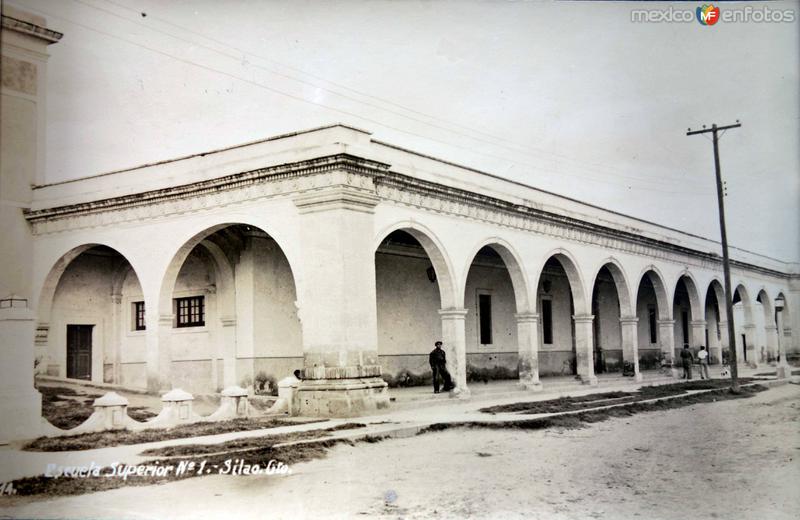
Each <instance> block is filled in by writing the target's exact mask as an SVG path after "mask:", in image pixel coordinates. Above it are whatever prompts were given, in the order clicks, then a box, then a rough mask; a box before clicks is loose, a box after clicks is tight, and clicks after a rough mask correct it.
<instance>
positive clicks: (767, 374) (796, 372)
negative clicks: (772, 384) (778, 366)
mask: <svg viewBox="0 0 800 520" xmlns="http://www.w3.org/2000/svg"><path fill="white" fill-rule="evenodd" d="M777 373H778V372H777V371H775V372H759V373H758V374H754V375H753V377H770V376H774V375H776V374H777ZM792 375H793V376H800V370H792Z"/></svg>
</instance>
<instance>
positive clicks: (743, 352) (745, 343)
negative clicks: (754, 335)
mask: <svg viewBox="0 0 800 520" xmlns="http://www.w3.org/2000/svg"><path fill="white" fill-rule="evenodd" d="M742 354H743V355H744V361H745V363H746V362H747V336H745V335H744V334H742Z"/></svg>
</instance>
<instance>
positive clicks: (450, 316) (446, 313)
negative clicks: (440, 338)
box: [439, 309, 469, 320]
mask: <svg viewBox="0 0 800 520" xmlns="http://www.w3.org/2000/svg"><path fill="white" fill-rule="evenodd" d="M468 312H469V311H468V310H467V309H439V316H441V317H442V319H443V320H463V319H465V318H466V316H467V313H468Z"/></svg>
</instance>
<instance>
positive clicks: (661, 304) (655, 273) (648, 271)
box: [636, 264, 672, 320]
mask: <svg viewBox="0 0 800 520" xmlns="http://www.w3.org/2000/svg"><path fill="white" fill-rule="evenodd" d="M645 276H646V277H648V279H649V280H650V283H652V284H653V291H654V292H655V293H656V303H657V304H658V318H659V319H660V320H669V319H672V305H671V299H670V298H669V297H668V295H667V289H666V285H665V284H664V275H663V274H661V271H660V270H659V269H658V267H656V266H655V265H652V264H651V265H648V266H647V267H645V268H644V269H642V272H641V274H640V275H639V278H638V280H639V281H638V283H637V284H636V290H637V293H638V290H639V288H640V287H641V286H642V282H644V278H645Z"/></svg>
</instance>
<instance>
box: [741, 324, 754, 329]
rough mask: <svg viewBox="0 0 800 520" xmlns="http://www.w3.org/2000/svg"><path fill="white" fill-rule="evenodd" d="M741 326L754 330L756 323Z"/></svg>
mask: <svg viewBox="0 0 800 520" xmlns="http://www.w3.org/2000/svg"><path fill="white" fill-rule="evenodd" d="M743 328H744V329H747V330H754V329H755V328H756V324H755V323H748V324H747V325H744V327H743Z"/></svg>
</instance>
